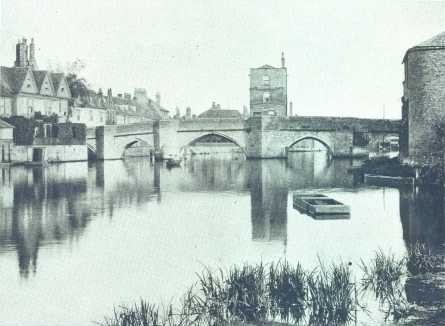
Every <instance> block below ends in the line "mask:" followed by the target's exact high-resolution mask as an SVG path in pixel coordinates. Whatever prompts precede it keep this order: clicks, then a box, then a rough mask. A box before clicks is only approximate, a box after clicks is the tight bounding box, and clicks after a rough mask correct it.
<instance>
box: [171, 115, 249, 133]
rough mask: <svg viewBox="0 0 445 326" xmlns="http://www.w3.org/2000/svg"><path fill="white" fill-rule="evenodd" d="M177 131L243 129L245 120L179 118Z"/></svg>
mask: <svg viewBox="0 0 445 326" xmlns="http://www.w3.org/2000/svg"><path fill="white" fill-rule="evenodd" d="M178 128H179V129H178V131H195V130H244V129H245V128H246V126H245V122H244V120H242V119H238V118H221V119H212V118H201V119H193V120H180V121H179V126H178Z"/></svg>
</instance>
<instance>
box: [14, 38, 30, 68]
mask: <svg viewBox="0 0 445 326" xmlns="http://www.w3.org/2000/svg"><path fill="white" fill-rule="evenodd" d="M27 65H28V45H27V44H26V39H25V38H23V39H22V40H19V41H18V42H17V44H16V46H15V63H14V66H16V67H21V68H23V67H26V66H27Z"/></svg>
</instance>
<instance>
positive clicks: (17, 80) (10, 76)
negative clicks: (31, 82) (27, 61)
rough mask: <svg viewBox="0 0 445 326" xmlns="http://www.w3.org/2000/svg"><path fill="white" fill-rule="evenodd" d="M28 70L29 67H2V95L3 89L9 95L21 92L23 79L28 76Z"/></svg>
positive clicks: (0, 68)
mask: <svg viewBox="0 0 445 326" xmlns="http://www.w3.org/2000/svg"><path fill="white" fill-rule="evenodd" d="M27 72H28V68H16V67H14V68H9V67H0V79H1V86H2V87H1V91H2V93H1V95H2V96H4V95H3V91H4V92H5V93H6V94H5V95H6V96H7V95H8V94H9V96H11V95H13V94H17V93H19V92H20V90H21V88H22V85H23V81H24V80H25V78H26V74H27Z"/></svg>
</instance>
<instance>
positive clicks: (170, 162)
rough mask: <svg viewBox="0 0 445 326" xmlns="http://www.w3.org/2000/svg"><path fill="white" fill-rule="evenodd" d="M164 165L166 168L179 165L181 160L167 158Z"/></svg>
mask: <svg viewBox="0 0 445 326" xmlns="http://www.w3.org/2000/svg"><path fill="white" fill-rule="evenodd" d="M165 166H166V167H167V168H168V169H171V168H175V167H180V166H181V160H180V159H174V158H168V159H167V162H165Z"/></svg>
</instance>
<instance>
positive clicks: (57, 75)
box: [51, 73, 64, 92]
mask: <svg viewBox="0 0 445 326" xmlns="http://www.w3.org/2000/svg"><path fill="white" fill-rule="evenodd" d="M63 77H64V75H63V74H62V73H51V81H52V82H53V85H54V90H55V91H56V92H57V90H58V89H59V84H60V81H61V80H62V78H63Z"/></svg>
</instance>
